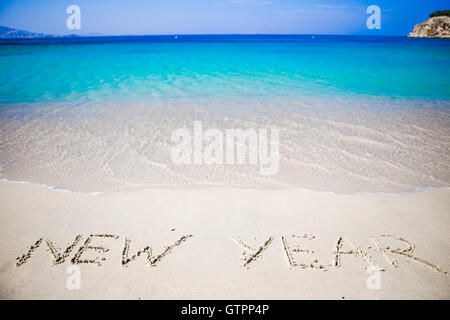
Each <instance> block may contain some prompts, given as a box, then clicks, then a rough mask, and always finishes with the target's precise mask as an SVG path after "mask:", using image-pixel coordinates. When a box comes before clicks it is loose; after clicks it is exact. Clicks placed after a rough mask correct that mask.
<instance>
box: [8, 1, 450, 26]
mask: <svg viewBox="0 0 450 320" xmlns="http://www.w3.org/2000/svg"><path fill="white" fill-rule="evenodd" d="M72 4H75V5H78V6H79V7H80V8H81V30H79V31H76V32H74V30H68V29H67V28H66V19H67V17H68V14H67V13H66V8H67V7H68V6H69V5H72ZM372 4H375V5H378V6H379V7H380V8H381V29H380V30H369V29H367V27H366V19H367V17H368V16H369V15H368V14H366V8H367V7H368V6H369V5H372ZM446 9H450V1H449V0H390V1H389V0H369V1H365V0H70V1H66V0H0V25H2V26H8V27H13V28H18V29H23V30H28V31H33V32H42V33H48V34H69V33H79V34H88V33H101V34H106V35H120V34H122V35H123V34H139V35H141V34H223V33H227V34H230V33H232V34H239V33H255V34H256V33H276V34H283V33H291V34H292V33H294V34H367V35H406V34H407V33H408V32H410V31H411V30H412V28H413V26H414V25H415V24H416V23H419V22H421V21H423V20H425V19H426V18H427V17H428V14H430V13H431V12H434V11H436V10H446Z"/></svg>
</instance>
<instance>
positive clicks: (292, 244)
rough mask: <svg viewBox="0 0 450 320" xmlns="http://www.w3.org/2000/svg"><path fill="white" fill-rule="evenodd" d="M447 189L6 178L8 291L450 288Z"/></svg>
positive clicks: (139, 293)
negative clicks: (73, 183)
mask: <svg viewBox="0 0 450 320" xmlns="http://www.w3.org/2000/svg"><path fill="white" fill-rule="evenodd" d="M449 195H450V190H448V189H441V190H426V191H421V192H416V193H409V194H375V193H372V194H351V195H344V194H340V195H337V194H331V193H323V192H311V191H302V190H239V189H232V188H229V189H225V188H223V189H212V190H205V189H203V190H189V191H188V190H186V191H169V190H161V191H158V190H148V191H135V192H123V193H115V194H114V193H113V194H103V195H96V196H95V195H87V194H73V193H66V192H61V191H55V190H50V189H48V188H46V187H44V186H40V185H34V184H14V183H8V182H0V211H1V213H2V214H1V215H0V226H1V230H0V243H1V244H0V257H1V261H0V298H2V299H19V298H24V299H50V298H61V299H80V298H83V299H93V298H106V299H110V298H125V299H189V298H203V299H215V298H219V299H220V298H227V299H228V298H233V299H248V298H249V299H258V298H264V299H303V298H314V299H315V298H318V299H323V298H330V299H343V298H345V299H358V298H364V299H365V298H368V299H384V298H389V299H403V298H406V299H419V298H425V299H449V298H450V281H449V276H448V274H447V273H446V272H447V271H449V270H450V250H449V249H450V241H449V232H448V230H449V227H450V216H449V208H450V197H449ZM78 235H81V238H76V237H77V236H78ZM89 235H94V236H93V237H92V238H90V237H89ZM99 235H103V236H99ZM183 236H186V237H184V238H183ZM371 238H372V239H373V240H374V242H373V241H372V240H371ZM40 239H42V240H41V241H40V242H38V246H37V247H36V248H34V250H31V254H30V255H29V256H28V257H27V256H25V257H23V256H22V255H24V254H25V255H26V254H27V252H28V251H29V250H30V247H31V246H32V245H33V244H35V243H36V242H37V241H39V240H40ZM75 239H78V242H76V243H75V245H74V246H73V247H70V245H71V244H72V243H73V242H74V241H75ZM89 239H90V240H89ZM86 240H88V242H87V243H86ZM89 241H90V242H89ZM83 245H84V246H83ZM377 245H378V247H377ZM124 246H126V247H128V249H126V250H124ZM147 246H149V247H147ZM167 246H169V248H168V249H167V250H166V249H164V248H165V247H167ZM146 247H147V248H146ZM49 248H51V249H52V250H49ZM80 248H81V251H80ZM139 249H141V254H140V255H139V256H136V257H135V258H134V259H133V254H135V253H136V252H137V251H138V250H139ZM106 250H108V251H106ZM383 251H384V253H383ZM18 258H19V259H18ZM102 259H104V260H102ZM128 259H130V260H128ZM18 264H19V266H18ZM72 265H75V266H78V267H79V268H80V272H81V273H80V276H81V277H80V279H81V282H80V283H81V287H80V289H73V290H70V289H69V288H68V287H67V285H66V282H67V281H68V279H69V280H70V279H73V278H71V276H73V275H74V274H76V269H75V271H74V270H73V269H70V268H69V267H70V266H72ZM371 265H375V266H377V267H378V268H380V269H384V271H379V272H377V271H374V268H373V267H370V266H371ZM68 268H69V271H71V272H75V273H73V274H68V273H67V270H68ZM368 282H369V286H368V285H367V283H368ZM378 284H379V286H378ZM378 287H379V288H378Z"/></svg>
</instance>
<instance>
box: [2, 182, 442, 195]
mask: <svg viewBox="0 0 450 320" xmlns="http://www.w3.org/2000/svg"><path fill="white" fill-rule="evenodd" d="M0 182H5V183H13V184H31V185H36V186H41V187H45V188H47V189H49V190H52V191H56V192H63V193H69V194H74V195H77V194H82V195H88V196H102V195H114V194H122V193H131V192H145V191H172V192H181V191H211V190H220V189H223V190H243V191H305V192H313V193H324V194H333V195H357V194H397V195H406V194H411V193H416V192H422V191H427V190H449V189H450V186H448V187H434V186H427V187H415V188H414V189H412V190H404V191H367V190H358V191H354V192H351V193H340V192H335V191H332V190H313V189H308V188H305V187H288V188H250V187H237V186H226V185H215V186H209V187H198V188H195V187H183V188H182V187H173V188H170V187H160V188H158V187H155V188H152V187H148V188H140V189H134V190H119V191H92V192H88V191H83V190H77V191H73V190H69V189H64V188H60V187H57V186H51V185H48V184H45V183H39V182H33V181H22V180H11V179H7V178H0Z"/></svg>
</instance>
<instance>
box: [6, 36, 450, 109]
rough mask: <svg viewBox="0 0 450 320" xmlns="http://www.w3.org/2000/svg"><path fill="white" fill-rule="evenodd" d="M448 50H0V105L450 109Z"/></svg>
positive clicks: (306, 45) (196, 39)
mask: <svg viewBox="0 0 450 320" xmlns="http://www.w3.org/2000/svg"><path fill="white" fill-rule="evenodd" d="M449 74H450V40H443V39H436V40H433V39H408V38H405V37H358V36H322V35H316V36H309V35H308V36H306V35H305V36H304V35H302V36H295V35H270V36H269V35H222V36H210V35H208V36H207V35H205V36H188V35H180V36H145V37H101V38H98V37H97V38H94V37H93V38H64V39H53V40H16V41H8V40H3V41H1V42H0V103H1V104H14V103H29V102H72V101H75V102H88V101H146V100H148V99H153V98H157V99H165V98H197V97H219V98H229V97H238V98H239V97H246V98H248V97H260V98H273V97H298V96H302V97H304V96H319V97H320V96H333V97H334V96H344V97H349V96H360V95H363V96H375V97H386V98H407V99H424V100H447V101H448V100H449V99H450V76H449Z"/></svg>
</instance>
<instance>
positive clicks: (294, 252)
mask: <svg viewBox="0 0 450 320" xmlns="http://www.w3.org/2000/svg"><path fill="white" fill-rule="evenodd" d="M192 236H193V235H192V234H186V235H183V236H181V237H180V238H179V239H178V240H176V241H175V242H173V243H171V244H169V245H167V246H165V247H164V248H163V249H162V250H160V251H158V252H155V251H154V250H153V248H152V247H151V246H150V245H147V246H146V247H144V248H141V249H138V250H136V251H134V252H133V253H130V247H131V240H130V239H129V238H127V237H124V241H123V249H122V259H121V265H122V266H127V265H128V264H130V263H132V262H134V261H135V260H137V259H138V258H139V257H141V256H145V257H146V258H145V260H146V263H147V264H148V265H150V266H152V267H155V266H157V265H158V264H159V263H160V262H161V261H162V260H163V259H164V257H165V256H167V255H169V254H171V253H173V251H175V249H176V248H177V247H180V246H181V245H182V244H183V243H185V242H186V241H188V240H189V239H190V238H191V237H192ZM119 238H120V236H118V235H114V234H91V235H88V236H83V235H77V236H76V237H75V239H74V240H73V242H72V243H70V244H69V245H68V246H67V247H66V248H65V249H64V250H62V249H59V248H57V246H56V245H55V244H54V243H53V242H52V241H50V240H49V239H47V238H44V237H42V238H40V239H38V240H37V241H36V242H35V243H34V244H32V245H31V247H30V248H29V250H28V252H26V253H25V254H23V255H22V256H20V257H18V258H17V261H16V266H17V267H20V266H21V265H23V264H24V263H26V262H27V261H28V260H29V259H30V258H31V256H32V255H33V253H34V252H35V251H36V250H37V249H38V248H39V247H41V246H47V248H48V251H49V252H50V255H51V257H52V258H53V261H52V264H53V265H58V264H61V263H64V262H65V261H66V260H70V262H71V263H72V264H96V265H98V266H101V265H102V262H103V261H105V260H106V259H105V258H104V257H101V256H97V257H95V258H86V257H85V256H86V255H88V253H89V252H91V253H92V252H94V253H97V254H104V253H106V252H108V251H109V249H108V248H106V247H104V246H102V245H99V244H97V245H96V244H95V240H99V239H103V240H104V239H112V240H118V239H119ZM315 238H316V236H315V235H313V234H301V235H291V236H281V237H279V238H278V240H279V241H278V242H279V245H280V246H281V248H282V252H283V253H284V256H285V260H286V261H287V264H288V267H289V268H291V269H292V268H302V269H317V270H322V271H328V270H330V269H336V268H340V267H341V266H342V258H343V257H344V256H352V257H354V258H358V259H361V260H362V261H364V263H366V264H367V266H372V267H375V268H377V269H378V270H380V271H385V270H386V269H385V268H384V267H381V266H378V265H377V263H376V262H375V260H374V259H373V258H372V256H371V255H370V254H369V251H371V252H375V253H376V254H379V255H381V256H382V257H383V258H384V259H385V260H386V262H387V264H388V265H389V266H390V267H393V268H399V263H398V261H397V260H396V259H397V258H399V257H402V258H404V259H406V260H409V261H414V262H416V263H418V264H420V265H422V266H424V267H427V268H429V269H431V270H433V271H436V272H439V273H447V272H445V271H444V270H443V269H442V268H441V267H440V266H439V265H436V264H434V263H432V262H430V261H428V260H426V259H423V258H421V257H419V256H417V255H415V254H414V249H415V245H414V244H413V243H412V242H411V241H409V240H407V239H405V238H402V237H397V236H394V235H379V236H377V237H372V236H370V237H369V240H370V241H371V243H372V244H373V246H369V247H367V248H363V247H361V246H359V245H358V244H357V243H355V242H353V241H352V240H351V239H348V238H345V237H342V236H339V237H338V239H337V241H336V243H335V244H334V250H333V252H330V261H329V262H328V263H320V262H319V261H318V259H317V258H316V257H314V253H315V251H314V250H312V249H311V248H310V247H311V246H310V245H308V244H310V241H311V240H314V239H315ZM275 239H276V238H275V237H272V236H271V237H268V238H267V239H265V240H264V241H263V242H262V243H261V245H260V246H258V247H252V246H250V245H249V244H247V243H245V242H244V241H243V240H241V239H240V238H238V237H234V236H232V237H231V240H233V241H234V242H235V243H236V244H237V245H238V246H239V247H240V248H241V249H243V250H244V252H243V254H242V257H241V259H242V261H243V264H242V267H243V268H246V269H248V268H250V266H251V265H253V264H255V262H256V261H257V260H259V259H261V258H263V256H264V254H265V252H266V251H267V250H268V249H269V248H270V247H271V246H273V243H274V242H275ZM83 240H84V241H83ZM386 241H388V242H389V244H386ZM391 243H397V244H398V245H400V246H401V247H398V248H396V247H394V246H392V244H391ZM180 250H181V249H180Z"/></svg>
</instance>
